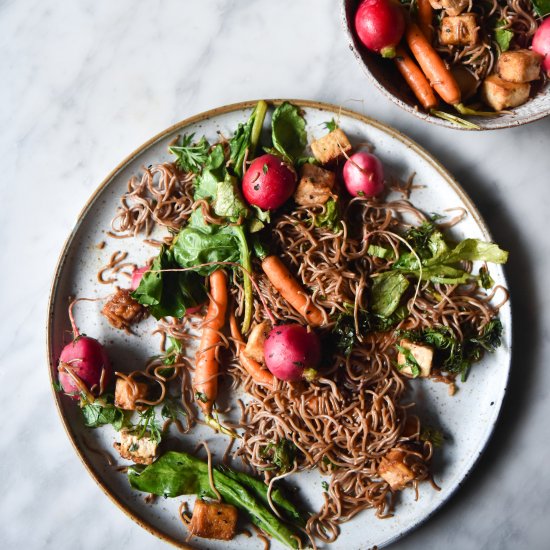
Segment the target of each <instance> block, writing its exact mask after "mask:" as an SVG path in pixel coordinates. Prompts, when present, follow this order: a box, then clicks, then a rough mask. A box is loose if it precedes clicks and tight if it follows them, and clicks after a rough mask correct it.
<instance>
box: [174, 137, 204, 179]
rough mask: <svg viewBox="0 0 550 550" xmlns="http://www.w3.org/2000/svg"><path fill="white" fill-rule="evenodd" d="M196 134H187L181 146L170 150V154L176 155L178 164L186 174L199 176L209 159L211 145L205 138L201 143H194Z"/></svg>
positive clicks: (175, 146)
mask: <svg viewBox="0 0 550 550" xmlns="http://www.w3.org/2000/svg"><path fill="white" fill-rule="evenodd" d="M194 137H195V134H185V135H184V136H183V137H182V139H181V143H180V144H179V145H173V146H171V147H169V148H168V150H169V151H170V153H172V154H173V155H176V164H177V165H178V167H179V168H181V169H182V170H183V171H184V172H193V173H194V174H198V173H199V172H200V171H201V170H202V168H203V166H204V164H205V163H206V159H207V158H208V152H209V149H210V144H209V143H208V141H206V138H205V137H204V136H203V137H202V138H201V139H200V141H198V142H197V143H193V138H194Z"/></svg>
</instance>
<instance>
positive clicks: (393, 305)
mask: <svg viewBox="0 0 550 550" xmlns="http://www.w3.org/2000/svg"><path fill="white" fill-rule="evenodd" d="M408 286H409V281H408V280H407V278H406V277H405V276H404V275H403V274H401V273H399V272H398V271H385V272H383V273H381V274H380V275H378V276H377V277H374V280H373V283H372V287H371V297H372V302H371V309H372V312H373V313H374V314H376V315H381V316H382V317H389V316H390V315H392V313H393V312H394V311H395V310H396V309H397V308H398V306H399V303H400V301H401V296H403V294H404V292H405V291H406V290H407V288H408Z"/></svg>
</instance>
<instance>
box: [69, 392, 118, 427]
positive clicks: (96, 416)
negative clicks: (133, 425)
mask: <svg viewBox="0 0 550 550" xmlns="http://www.w3.org/2000/svg"><path fill="white" fill-rule="evenodd" d="M80 406H81V410H82V415H83V416H84V425H85V426H86V427H87V428H99V427H100V426H105V425H106V424H111V425H112V426H113V428H114V429H115V430H116V431H117V432H118V431H120V430H121V429H122V428H123V427H125V426H127V425H128V421H127V419H126V415H125V413H124V411H123V410H122V409H119V408H118V407H115V405H114V404H113V396H112V395H110V394H106V395H103V396H102V397H100V398H97V399H96V400H95V401H94V402H93V403H89V402H88V401H86V400H82V402H81V404H80Z"/></svg>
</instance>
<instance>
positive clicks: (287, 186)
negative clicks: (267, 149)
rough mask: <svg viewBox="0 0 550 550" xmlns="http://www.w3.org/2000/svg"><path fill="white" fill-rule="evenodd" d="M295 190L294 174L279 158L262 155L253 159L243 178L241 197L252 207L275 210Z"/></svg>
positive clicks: (292, 169)
mask: <svg viewBox="0 0 550 550" xmlns="http://www.w3.org/2000/svg"><path fill="white" fill-rule="evenodd" d="M295 189H296V172H295V171H294V168H292V166H289V165H288V164H287V163H286V162H284V161H283V159H281V158H280V157H277V156H275V155H262V156H261V157H258V158H257V159H255V160H254V161H253V162H252V164H251V165H250V167H249V168H248V170H247V171H246V173H245V175H244V177H243V195H244V197H245V199H246V200H247V201H248V202H249V203H250V204H253V205H254V206H259V207H260V208H262V209H264V210H275V209H276V208H279V206H282V205H283V204H284V203H285V202H286V201H287V200H288V199H289V198H290V197H291V196H292V194H293V193H294V190H295Z"/></svg>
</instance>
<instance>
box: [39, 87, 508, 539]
mask: <svg viewBox="0 0 550 550" xmlns="http://www.w3.org/2000/svg"><path fill="white" fill-rule="evenodd" d="M258 101H260V100H259V99H255V100H246V101H240V102H236V103H230V104H227V105H223V106H220V107H215V108H212V109H208V110H206V111H202V112H200V113H198V114H195V115H192V116H190V117H187V118H185V119H183V120H181V121H179V122H177V123H175V124H172V125H171V126H169V127H168V128H165V129H164V130H162V131H161V132H159V133H157V134H155V135H154V136H153V137H151V138H150V139H148V140H147V141H145V142H144V143H143V144H142V145H140V146H139V147H138V148H136V149H135V150H134V151H132V152H131V153H130V154H129V155H127V156H126V157H125V158H124V159H123V160H122V161H120V162H119V163H118V164H117V166H116V167H115V168H114V169H112V170H111V171H110V172H109V173H108V174H107V176H106V177H105V178H103V180H102V181H101V183H100V184H99V185H98V186H97V187H96V188H95V190H94V191H93V192H92V194H91V195H90V197H89V198H88V199H87V201H86V203H85V204H84V206H83V207H82V208H81V210H80V212H79V213H78V215H77V218H76V221H75V222H74V224H73V226H72V228H71V230H70V232H69V234H68V236H67V238H66V239H65V241H64V243H63V245H62V248H61V251H60V253H59V256H58V259H57V262H56V265H55V268H54V272H53V275H52V281H51V285H50V292H49V297H48V305H47V319H46V331H45V332H46V334H45V335H46V355H47V356H46V362H47V365H48V375H49V379H50V391H51V395H52V397H53V400H54V402H55V406H56V409H57V412H58V414H59V417H60V418H61V423H62V425H63V428H64V430H65V433H66V435H67V437H68V439H69V441H70V442H71V445H72V446H73V449H74V451H75V452H76V454H77V456H78V457H79V459H80V461H81V462H82V464H83V465H84V468H85V469H86V471H87V472H88V474H89V475H90V477H91V478H92V479H93V480H94V481H95V483H96V484H97V485H98V486H99V488H100V489H101V490H102V491H103V493H104V494H105V495H107V496H108V497H109V499H110V500H111V502H113V503H114V504H115V505H116V506H117V507H118V508H119V509H120V510H121V511H122V512H124V514H126V516H127V517H129V518H130V519H132V520H133V521H134V522H135V523H137V524H138V525H139V526H140V527H142V528H143V529H145V530H146V531H147V532H148V533H150V534H151V535H153V536H155V537H157V538H158V539H160V540H162V541H164V542H168V543H170V544H172V545H173V546H175V547H178V548H184V549H188V550H196V547H194V546H191V545H189V544H188V543H186V542H183V541H181V540H178V539H176V538H174V537H172V536H170V535H168V534H166V533H164V532H162V531H161V530H160V529H157V528H156V527H154V526H153V525H152V524H151V523H149V521H148V520H147V519H145V518H143V517H142V516H141V514H139V513H137V512H136V511H134V510H131V509H130V508H129V507H127V506H126V505H125V504H124V502H123V501H122V499H121V498H120V497H119V496H117V495H116V494H115V493H114V491H111V490H110V489H109V488H108V487H107V485H106V484H105V483H104V481H103V479H102V476H101V474H100V472H98V471H96V469H95V468H94V466H93V464H92V463H91V461H90V460H88V458H87V456H86V453H85V452H84V451H83V449H82V448H81V447H80V443H79V441H78V438H77V434H76V433H75V431H74V430H73V429H72V428H71V426H70V425H69V422H68V421H67V419H66V418H65V416H64V415H63V411H62V408H61V396H60V394H59V392H57V391H56V390H55V387H54V384H55V382H56V380H55V378H54V372H55V370H56V369H55V365H54V361H53V350H52V345H51V344H52V333H53V329H52V325H53V323H52V320H53V316H54V311H53V310H54V305H55V303H56V297H57V294H58V291H59V288H58V280H59V275H60V272H61V270H62V268H63V266H64V264H65V262H66V261H67V258H68V255H69V251H70V248H71V245H72V243H73V241H74V239H75V237H76V234H77V232H78V230H79V228H80V225H81V224H82V222H83V221H84V219H85V217H86V214H87V212H88V210H89V209H90V208H91V207H92V206H93V204H94V203H95V201H96V200H97V198H98V196H99V195H100V194H101V192H102V191H103V190H104V189H105V188H106V187H107V186H108V185H109V184H110V183H111V182H112V180H113V179H114V178H115V177H116V176H117V174H118V173H119V172H121V171H122V170H124V169H125V168H126V167H127V166H128V164H129V163H131V162H132V161H133V160H134V159H135V158H136V157H138V156H139V155H141V154H142V153H143V152H145V151H146V150H147V149H149V148H150V147H151V146H153V145H154V144H155V143H157V142H158V141H161V140H162V139H164V138H165V137H166V136H168V135H169V134H172V133H174V132H176V131H178V130H183V129H184V128H186V127H187V126H190V125H192V124H196V123H198V122H201V121H204V120H208V119H211V118H214V117H216V116H219V115H224V114H227V113H231V112H236V111H244V110H246V109H251V108H252V107H254V106H255V105H256V103H257V102H258ZM264 101H266V102H267V103H268V104H269V105H280V104H281V103H283V102H285V101H288V102H290V103H292V104H294V105H296V106H298V107H300V108H305V109H308V108H309V109H317V110H321V111H327V112H331V113H334V114H336V115H345V116H348V117H350V118H353V119H355V120H358V121H360V122H362V123H364V124H366V125H368V126H372V127H374V128H376V129H378V130H380V131H382V132H384V133H386V134H387V135H389V136H390V137H392V138H394V139H397V140H398V141H400V142H401V143H402V144H403V145H405V146H406V147H408V148H409V149H411V150H412V151H413V152H415V153H416V154H418V155H419V156H420V157H421V158H422V159H423V160H424V161H425V162H427V163H428V164H430V166H431V167H432V168H434V169H435V170H436V171H437V172H438V173H439V174H440V176H442V177H443V178H444V179H445V180H446V181H447V182H448V183H449V185H450V186H451V188H452V189H453V191H454V192H455V193H456V194H457V195H458V196H459V198H460V199H461V200H462V201H463V202H464V204H465V206H466V207H467V209H468V212H469V214H470V215H471V216H472V217H473V218H474V220H475V221H476V223H477V224H478V225H479V227H480V229H481V231H482V233H483V234H484V237H485V238H487V239H488V240H491V241H492V240H493V238H492V234H491V232H490V230H489V228H488V226H487V224H486V222H485V220H484V219H483V217H482V215H481V213H480V211H479V210H478V208H477V206H476V205H475V203H474V202H473V200H472V199H471V198H470V197H469V195H468V194H467V193H466V191H465V190H464V189H463V188H462V186H461V185H460V183H458V181H457V180H456V179H455V178H454V176H453V175H452V174H451V173H450V172H449V171H448V170H447V169H446V168H445V167H444V166H443V164H441V163H440V162H439V161H438V160H437V159H436V158H435V157H434V156H432V155H431V154H430V153H429V152H428V151H427V150H426V149H425V148H424V147H422V146H421V145H419V144H418V143H417V142H416V141H414V140H413V139H411V138H409V137H408V136H406V135H405V134H403V133H402V132H400V131H399V130H396V129H395V128H393V127H392V126H390V125H388V124H386V123H384V122H381V121H379V120H377V119H375V118H372V117H369V116H366V115H363V114H360V113H358V112H356V111H353V110H351V109H348V108H345V107H342V106H339V105H336V104H332V103H325V102H320V101H314V100H305V99H280V98H276V99H265V100H264ZM501 267H502V272H503V281H504V284H505V285H506V288H508V281H507V276H506V270H505V266H501ZM508 304H509V306H508V307H509V311H510V327H509V328H508V330H509V334H510V341H509V342H508V343H507V348H508V354H507V369H506V374H505V377H506V378H505V380H503V383H504V389H503V392H502V398H501V399H500V401H499V403H498V407H497V410H496V413H495V417H494V422H493V424H492V425H491V427H490V429H489V430H488V431H487V433H486V434H485V435H484V438H483V440H482V443H481V445H480V447H479V449H478V452H477V455H476V456H475V458H474V460H473V461H472V462H471V464H470V465H469V467H468V469H467V470H466V471H465V472H464V475H463V476H462V477H461V479H460V480H459V482H458V483H456V485H455V487H453V488H451V490H450V492H449V493H448V495H447V496H446V498H445V499H443V500H442V501H441V502H439V503H437V505H436V506H435V507H434V508H433V510H431V511H430V512H429V513H428V514H426V515H425V516H423V517H422V518H421V519H419V520H417V521H416V522H413V523H412V524H411V525H410V526H408V527H407V528H406V529H404V530H402V531H399V532H397V533H396V534H395V535H394V536H393V537H391V538H389V539H388V540H387V541H386V542H384V543H383V544H382V546H378V547H379V548H382V547H384V546H388V545H390V544H392V543H394V542H395V541H396V540H399V539H401V538H403V537H404V536H405V535H407V534H408V533H410V532H412V531H414V530H415V529H417V528H418V527H420V526H421V525H422V524H424V523H425V522H426V521H428V520H429V519H430V518H431V517H432V516H433V515H434V514H435V513H436V512H438V511H439V510H440V509H441V507H442V506H443V505H444V504H446V503H447V502H448V501H449V500H451V498H452V497H453V496H454V494H455V493H456V491H457V490H458V489H459V488H460V487H461V486H462V485H463V483H464V481H466V479H467V478H468V477H469V476H470V474H471V473H472V471H473V470H474V468H475V466H476V464H477V462H478V461H479V458H480V457H481V455H482V454H483V453H484V452H485V450H486V448H487V445H488V443H489V441H490V439H491V437H492V436H493V434H494V431H495V426H496V424H497V422H498V420H499V417H500V414H501V411H502V405H503V402H504V399H505V397H506V393H507V386H508V381H509V377H510V370H511V365H512V346H513V334H512V329H513V326H512V323H511V320H512V303H511V300H510V298H509V301H508Z"/></svg>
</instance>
